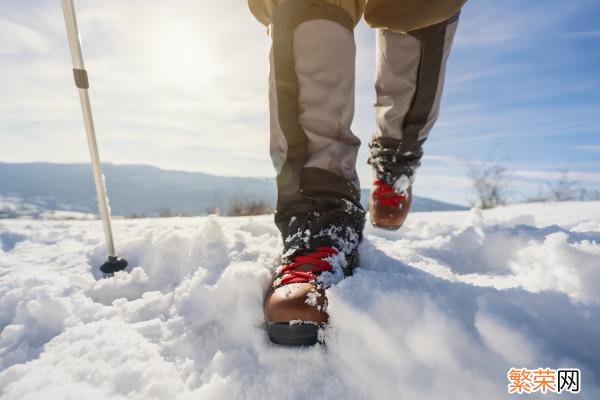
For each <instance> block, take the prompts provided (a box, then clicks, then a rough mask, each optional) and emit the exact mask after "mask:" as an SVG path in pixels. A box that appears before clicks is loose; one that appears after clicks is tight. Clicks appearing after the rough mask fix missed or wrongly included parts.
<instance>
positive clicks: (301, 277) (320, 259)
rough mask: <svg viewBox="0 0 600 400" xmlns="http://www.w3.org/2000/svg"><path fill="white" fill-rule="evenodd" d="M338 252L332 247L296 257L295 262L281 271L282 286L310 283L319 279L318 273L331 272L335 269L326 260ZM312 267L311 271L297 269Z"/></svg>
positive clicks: (320, 248) (321, 248) (319, 248)
mask: <svg viewBox="0 0 600 400" xmlns="http://www.w3.org/2000/svg"><path fill="white" fill-rule="evenodd" d="M337 253H338V251H337V250H336V249H334V248H332V247H318V248H317V250H315V251H313V252H312V253H308V254H300V255H297V256H294V258H293V261H292V262H291V263H290V264H286V265H284V266H283V268H282V269H281V272H280V274H281V276H282V278H281V282H280V283H279V284H280V285H281V286H283V285H288V284H290V283H308V282H312V281H314V280H315V279H317V275H316V274H317V273H319V272H325V271H331V270H332V269H333V267H332V266H331V264H330V263H329V261H326V260H324V258H327V257H331V256H334V255H336V254H337ZM303 265H310V269H309V270H306V271H299V270H296V268H298V267H300V266H303Z"/></svg>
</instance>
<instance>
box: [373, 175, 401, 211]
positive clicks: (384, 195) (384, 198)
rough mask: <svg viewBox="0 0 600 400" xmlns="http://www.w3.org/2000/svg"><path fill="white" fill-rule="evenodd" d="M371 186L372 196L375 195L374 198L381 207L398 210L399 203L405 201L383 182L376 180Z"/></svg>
mask: <svg viewBox="0 0 600 400" xmlns="http://www.w3.org/2000/svg"><path fill="white" fill-rule="evenodd" d="M373 185H374V186H375V190H374V191H373V194H374V195H375V198H376V199H377V201H378V202H379V204H381V205H382V206H383V207H394V208H398V207H400V203H401V202H403V201H404V200H405V199H406V197H405V196H402V195H400V194H398V193H396V191H395V190H394V188H393V187H392V186H391V185H388V184H387V183H385V182H383V181H380V180H378V179H377V180H375V181H373Z"/></svg>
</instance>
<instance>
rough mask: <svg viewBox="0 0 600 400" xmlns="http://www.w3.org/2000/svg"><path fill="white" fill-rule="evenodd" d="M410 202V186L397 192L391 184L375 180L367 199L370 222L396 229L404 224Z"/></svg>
mask: <svg viewBox="0 0 600 400" xmlns="http://www.w3.org/2000/svg"><path fill="white" fill-rule="evenodd" d="M411 204H412V188H411V187H410V186H409V187H408V188H407V189H405V190H404V191H403V192H402V193H400V194H399V193H397V192H396V190H395V189H394V187H393V186H391V185H388V184H386V183H385V182H383V181H380V180H375V181H374V182H373V190H372V191H371V198H370V201H369V214H370V215H371V224H372V225H373V226H375V227H377V228H382V229H388V230H396V229H398V228H400V227H401V226H402V224H404V221H406V217H407V216H408V212H409V211H410V206H411Z"/></svg>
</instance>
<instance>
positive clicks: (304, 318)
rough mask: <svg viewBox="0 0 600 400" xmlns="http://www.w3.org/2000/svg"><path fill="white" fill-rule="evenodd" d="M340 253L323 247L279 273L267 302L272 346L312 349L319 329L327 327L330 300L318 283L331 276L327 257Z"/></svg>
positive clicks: (297, 257) (281, 269)
mask: <svg viewBox="0 0 600 400" xmlns="http://www.w3.org/2000/svg"><path fill="white" fill-rule="evenodd" d="M337 253H338V251H337V250H335V249H333V248H331V247H320V248H318V249H317V250H316V251H314V252H310V253H307V254H304V255H297V256H295V257H294V258H293V262H291V263H290V264H285V265H282V266H280V267H279V268H278V273H277V275H276V277H275V279H274V280H273V284H272V286H271V288H270V290H269V292H268V293H267V297H266V299H265V319H266V321H267V330H268V333H269V337H270V339H271V341H272V342H274V343H277V344H287V345H312V344H315V343H316V342H317V338H318V330H319V328H321V327H323V326H325V324H326V323H327V321H328V319H329V316H328V315H327V297H326V294H325V289H324V287H323V286H324V285H323V283H322V282H319V279H318V278H319V276H320V275H321V274H322V273H323V272H332V271H333V267H332V264H331V262H330V261H328V260H327V258H328V257H332V256H335V255H336V254H337Z"/></svg>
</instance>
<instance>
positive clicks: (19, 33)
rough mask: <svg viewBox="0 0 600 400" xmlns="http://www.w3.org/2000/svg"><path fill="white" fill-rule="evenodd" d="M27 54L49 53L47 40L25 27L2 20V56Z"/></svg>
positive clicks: (0, 25) (0, 45) (0, 21)
mask: <svg viewBox="0 0 600 400" xmlns="http://www.w3.org/2000/svg"><path fill="white" fill-rule="evenodd" d="M25 52H36V53H47V52H48V48H47V40H46V39H45V38H44V36H43V35H41V34H40V33H39V32H37V31H35V30H33V29H31V28H29V27H27V26H25V25H22V24H19V23H16V22H13V21H9V20H7V19H4V18H0V56H7V55H14V54H19V53H25Z"/></svg>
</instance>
